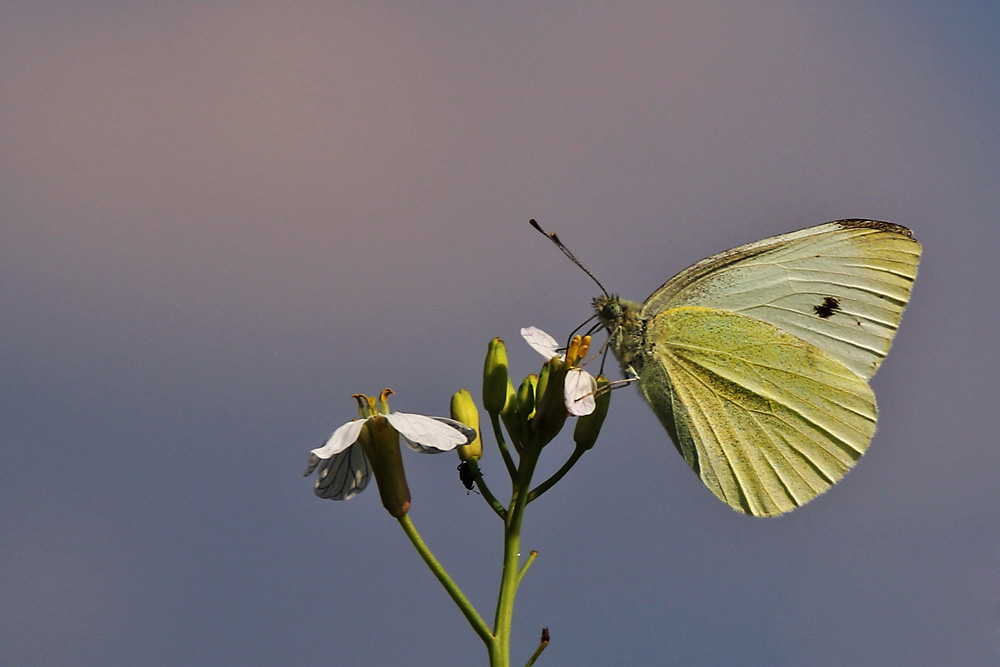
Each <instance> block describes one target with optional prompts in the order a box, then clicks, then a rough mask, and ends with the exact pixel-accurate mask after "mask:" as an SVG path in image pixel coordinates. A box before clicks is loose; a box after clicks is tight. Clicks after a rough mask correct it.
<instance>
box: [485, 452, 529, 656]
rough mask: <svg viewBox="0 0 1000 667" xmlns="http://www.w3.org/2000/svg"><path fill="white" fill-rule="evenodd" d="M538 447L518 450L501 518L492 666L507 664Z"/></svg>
mask: <svg viewBox="0 0 1000 667" xmlns="http://www.w3.org/2000/svg"><path fill="white" fill-rule="evenodd" d="M539 450H540V447H534V446H531V445H528V446H526V447H525V449H524V451H523V452H522V453H521V467H520V468H519V470H518V475H517V481H516V482H515V484H514V488H513V491H512V494H511V500H510V505H509V506H508V509H507V518H506V520H505V521H504V542H503V572H502V574H501V578H500V595H499V596H498V598H497V613H496V619H495V620H494V624H493V637H494V638H495V640H496V641H495V643H494V644H493V646H492V647H491V651H490V666H491V667H509V665H510V634H511V627H512V625H513V620H514V597H515V596H516V595H517V586H518V584H519V583H520V581H521V575H522V573H523V571H522V569H521V567H520V551H521V522H522V521H523V519H524V509H525V507H527V505H528V489H529V486H530V484H531V476H532V474H533V473H534V471H535V464H536V463H537V462H538V454H539Z"/></svg>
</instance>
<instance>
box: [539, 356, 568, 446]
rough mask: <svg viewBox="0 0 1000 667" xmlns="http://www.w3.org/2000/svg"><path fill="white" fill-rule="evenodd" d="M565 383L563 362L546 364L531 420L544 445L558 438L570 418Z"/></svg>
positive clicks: (551, 360) (553, 360)
mask: <svg viewBox="0 0 1000 667" xmlns="http://www.w3.org/2000/svg"><path fill="white" fill-rule="evenodd" d="M565 382H566V367H565V365H564V364H563V362H562V361H560V360H559V359H557V358H553V359H550V360H549V361H548V362H546V364H545V366H543V367H542V374H541V376H540V377H539V379H538V391H537V394H536V398H535V416H534V418H533V419H532V420H531V427H532V429H534V431H535V432H536V433H537V434H538V435H539V436H540V438H541V442H542V443H543V444H545V443H548V442H549V441H551V440H552V438H554V437H556V435H557V434H558V433H559V431H560V430H561V429H562V427H563V424H564V423H566V417H567V416H569V413H568V412H567V411H566V399H565V398H564V393H565V392H564V386H565Z"/></svg>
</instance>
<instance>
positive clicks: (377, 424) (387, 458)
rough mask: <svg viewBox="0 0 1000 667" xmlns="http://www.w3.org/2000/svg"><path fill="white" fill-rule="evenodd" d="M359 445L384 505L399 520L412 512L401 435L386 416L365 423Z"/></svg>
mask: <svg viewBox="0 0 1000 667" xmlns="http://www.w3.org/2000/svg"><path fill="white" fill-rule="evenodd" d="M358 442H359V443H360V444H361V446H362V447H363V448H364V450H365V454H366V455H367V456H368V462H369V464H371V468H372V472H373V473H374V474H375V482H376V483H377V484H378V493H379V495H380V496H381V497H382V506H383V507H385V509H386V510H387V511H388V512H389V514H391V515H392V516H394V517H396V518H399V517H401V516H403V515H404V514H406V513H407V512H408V511H409V510H410V488H409V487H408V486H407V484H406V473H405V472H403V457H402V456H400V454H399V433H398V432H397V431H396V429H394V428H393V427H392V426H391V425H390V424H389V420H387V419H386V418H385V417H381V416H379V417H373V418H371V419H369V420H368V421H366V422H365V425H364V428H362V429H361V435H360V437H359V438H358Z"/></svg>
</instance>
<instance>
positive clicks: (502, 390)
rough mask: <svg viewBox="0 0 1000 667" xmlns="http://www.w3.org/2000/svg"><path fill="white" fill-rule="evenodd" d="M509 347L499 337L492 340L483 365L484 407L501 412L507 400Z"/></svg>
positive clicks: (490, 410)
mask: <svg viewBox="0 0 1000 667" xmlns="http://www.w3.org/2000/svg"><path fill="white" fill-rule="evenodd" d="M508 384H510V379H509V378H508V377H507V347H506V346H505V345H504V342H503V341H502V340H500V339H499V338H494V339H493V340H491V341H490V345H489V348H488V349H487V351H486V363H485V365H484V366H483V407H484V408H486V411H487V412H492V413H495V414H499V413H500V412H502V411H503V408H504V404H505V403H506V402H507V385H508Z"/></svg>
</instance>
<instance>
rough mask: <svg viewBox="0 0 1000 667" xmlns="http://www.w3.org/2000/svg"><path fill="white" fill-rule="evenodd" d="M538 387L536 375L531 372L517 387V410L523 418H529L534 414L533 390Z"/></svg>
mask: <svg viewBox="0 0 1000 667" xmlns="http://www.w3.org/2000/svg"><path fill="white" fill-rule="evenodd" d="M537 389H538V376H537V375H535V374H534V373H532V374H531V375H529V376H528V377H526V378H524V381H522V382H521V386H520V387H518V388H517V412H518V414H520V415H521V416H522V417H523V418H524V419H531V418H532V417H533V416H534V414H535V391H536V390H537Z"/></svg>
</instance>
